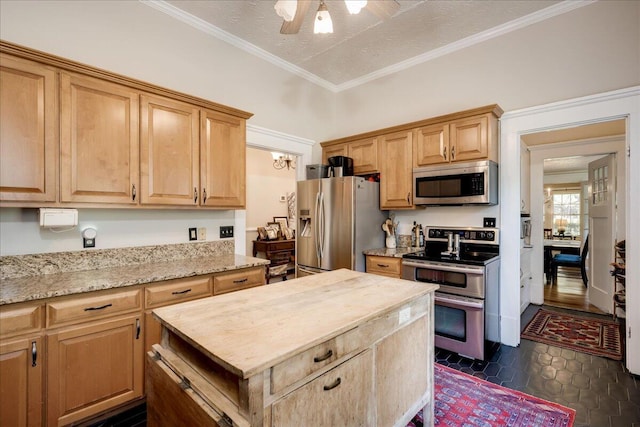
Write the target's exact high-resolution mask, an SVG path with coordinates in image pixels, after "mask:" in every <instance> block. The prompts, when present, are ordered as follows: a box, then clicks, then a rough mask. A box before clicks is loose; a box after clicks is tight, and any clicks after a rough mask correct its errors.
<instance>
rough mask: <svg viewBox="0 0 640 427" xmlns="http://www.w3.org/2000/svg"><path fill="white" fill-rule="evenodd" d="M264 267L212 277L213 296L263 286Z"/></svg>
mask: <svg viewBox="0 0 640 427" xmlns="http://www.w3.org/2000/svg"><path fill="white" fill-rule="evenodd" d="M264 282H265V278H264V267H255V268H246V269H243V270H238V271H233V272H230V273H224V274H220V275H216V276H213V294H214V295H220V294H225V293H227V292H233V291H239V290H241V289H247V288H252V287H254V286H260V285H264Z"/></svg>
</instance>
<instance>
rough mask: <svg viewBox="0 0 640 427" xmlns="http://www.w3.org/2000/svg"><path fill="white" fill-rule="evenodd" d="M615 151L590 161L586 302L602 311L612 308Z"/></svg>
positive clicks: (608, 311) (607, 311) (608, 310)
mask: <svg viewBox="0 0 640 427" xmlns="http://www.w3.org/2000/svg"><path fill="white" fill-rule="evenodd" d="M615 160H616V158H615V154H609V155H608V156H606V157H603V158H601V159H598V160H596V161H594V162H591V163H589V185H590V187H591V189H590V197H589V259H588V263H589V273H590V274H589V302H590V303H591V304H593V305H595V306H596V307H598V308H599V309H600V310H602V311H604V312H605V313H611V310H612V307H613V279H612V277H611V274H610V273H609V263H611V261H612V260H613V256H614V250H613V246H614V244H615V209H616V173H615Z"/></svg>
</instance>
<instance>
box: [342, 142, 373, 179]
mask: <svg viewBox="0 0 640 427" xmlns="http://www.w3.org/2000/svg"><path fill="white" fill-rule="evenodd" d="M348 152H349V157H351V158H352V159H353V173H354V175H361V174H367V173H374V172H378V139H377V138H367V139H363V140H360V141H353V142H350V143H349V146H348Z"/></svg>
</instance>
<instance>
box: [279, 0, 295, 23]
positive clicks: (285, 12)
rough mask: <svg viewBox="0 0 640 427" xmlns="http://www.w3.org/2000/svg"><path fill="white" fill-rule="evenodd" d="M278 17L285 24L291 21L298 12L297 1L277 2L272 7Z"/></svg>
mask: <svg viewBox="0 0 640 427" xmlns="http://www.w3.org/2000/svg"><path fill="white" fill-rule="evenodd" d="M273 8H274V9H275V10H276V13H277V14H278V16H280V17H281V18H282V19H284V20H285V21H287V22H291V21H293V18H294V17H295V16H296V10H298V0H278V1H277V2H276V4H275V6H273Z"/></svg>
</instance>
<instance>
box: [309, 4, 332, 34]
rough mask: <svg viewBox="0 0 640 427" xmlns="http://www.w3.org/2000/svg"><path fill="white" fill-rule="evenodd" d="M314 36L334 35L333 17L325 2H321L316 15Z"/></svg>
mask: <svg viewBox="0 0 640 427" xmlns="http://www.w3.org/2000/svg"><path fill="white" fill-rule="evenodd" d="M313 33H314V34H327V33H333V22H331V15H329V9H327V5H326V4H324V1H323V0H320V6H319V7H318V12H317V13H316V19H315V22H314V24H313Z"/></svg>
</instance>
